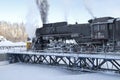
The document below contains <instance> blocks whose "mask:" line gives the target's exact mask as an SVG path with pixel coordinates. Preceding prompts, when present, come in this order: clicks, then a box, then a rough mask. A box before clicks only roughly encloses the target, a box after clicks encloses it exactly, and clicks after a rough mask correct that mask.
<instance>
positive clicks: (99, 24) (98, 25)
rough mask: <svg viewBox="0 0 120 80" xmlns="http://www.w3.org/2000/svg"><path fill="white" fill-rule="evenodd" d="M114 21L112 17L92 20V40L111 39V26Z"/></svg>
mask: <svg viewBox="0 0 120 80" xmlns="http://www.w3.org/2000/svg"><path fill="white" fill-rule="evenodd" d="M109 20H110V21H109ZM113 20H114V18H112V17H103V18H96V19H94V20H91V38H92V39H93V40H105V41H107V40H108V39H109V30H108V28H109V24H110V23H112V22H113Z"/></svg>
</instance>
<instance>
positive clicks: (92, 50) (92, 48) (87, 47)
mask: <svg viewBox="0 0 120 80" xmlns="http://www.w3.org/2000/svg"><path fill="white" fill-rule="evenodd" d="M95 50H96V49H95V46H94V45H92V44H89V45H87V46H86V52H95Z"/></svg>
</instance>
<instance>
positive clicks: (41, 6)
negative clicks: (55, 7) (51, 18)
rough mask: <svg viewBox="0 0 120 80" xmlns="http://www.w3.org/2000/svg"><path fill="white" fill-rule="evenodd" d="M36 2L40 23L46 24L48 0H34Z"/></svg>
mask: <svg viewBox="0 0 120 80" xmlns="http://www.w3.org/2000/svg"><path fill="white" fill-rule="evenodd" d="M36 4H37V7H38V10H39V12H40V15H41V20H42V23H43V24H46V22H47V16H48V10H49V4H48V1H47V0H36Z"/></svg>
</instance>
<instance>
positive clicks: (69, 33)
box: [32, 17, 120, 52]
mask: <svg viewBox="0 0 120 80" xmlns="http://www.w3.org/2000/svg"><path fill="white" fill-rule="evenodd" d="M35 35H36V37H35V38H34V39H33V41H32V49H34V50H49V51H66V52H69V51H70V52H71V51H72V52H86V51H94V52H101V51H108V52H111V51H119V48H120V19H119V18H113V17H101V18H95V19H90V20H89V21H88V23H85V24H78V23H76V24H67V22H58V23H49V24H43V27H42V28H37V29H36V33H35Z"/></svg>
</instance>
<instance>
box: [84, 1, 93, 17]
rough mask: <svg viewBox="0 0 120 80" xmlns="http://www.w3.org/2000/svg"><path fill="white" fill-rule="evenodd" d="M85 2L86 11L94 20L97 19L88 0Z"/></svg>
mask: <svg viewBox="0 0 120 80" xmlns="http://www.w3.org/2000/svg"><path fill="white" fill-rule="evenodd" d="M83 2H84V6H85V8H86V10H87V11H88V13H89V14H90V15H91V16H92V17H93V18H95V16H94V14H93V12H92V10H91V9H90V6H89V5H88V4H87V1H86V0H83Z"/></svg>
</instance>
